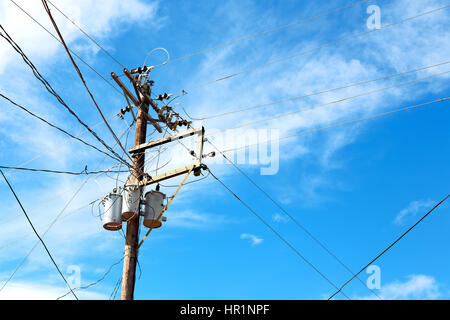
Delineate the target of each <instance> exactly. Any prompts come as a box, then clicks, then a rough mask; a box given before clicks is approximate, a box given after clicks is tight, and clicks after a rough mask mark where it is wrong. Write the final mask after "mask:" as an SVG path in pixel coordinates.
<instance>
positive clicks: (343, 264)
mask: <svg viewBox="0 0 450 320" xmlns="http://www.w3.org/2000/svg"><path fill="white" fill-rule="evenodd" d="M207 142H209V144H210V145H211V146H212V147H213V148H214V149H216V150H217V151H218V152H219V153H220V154H221V155H222V157H223V158H224V159H225V160H226V161H227V162H228V163H230V164H231V165H232V166H233V167H234V168H235V169H236V170H237V171H238V172H239V173H240V174H242V175H243V176H244V177H245V178H246V179H247V180H248V181H250V182H251V183H252V184H253V185H254V186H255V187H256V188H257V189H258V190H259V191H261V192H262V193H263V194H264V195H265V196H266V197H267V198H268V199H269V200H270V201H271V202H272V203H273V204H274V205H275V206H277V207H278V209H280V210H281V211H283V213H284V214H285V215H286V216H288V217H289V219H291V220H292V221H293V222H294V223H295V224H296V225H297V226H298V227H299V228H300V229H301V230H303V231H304V232H305V233H306V234H307V235H308V236H309V237H310V238H311V239H312V240H313V241H314V242H316V243H317V244H318V245H319V246H320V247H322V249H324V250H325V251H326V252H327V253H328V254H329V255H330V256H331V257H332V258H333V259H334V260H336V261H337V262H338V263H339V264H340V265H341V266H343V267H344V268H345V269H346V270H347V271H348V272H349V273H350V274H352V275H354V273H353V271H352V270H351V269H350V268H349V267H347V265H346V264H345V263H344V262H342V260H341V259H339V258H338V257H337V256H336V255H335V254H334V253H333V252H331V250H330V249H328V248H327V247H326V246H325V245H324V244H323V243H322V242H321V241H320V240H319V239H317V238H316V237H315V236H314V235H313V234H312V233H311V232H310V231H309V230H308V229H307V228H306V227H304V226H303V225H302V224H301V223H300V222H299V221H298V220H297V219H296V218H294V217H293V216H292V215H291V214H290V213H289V212H287V211H286V210H285V209H284V208H283V207H282V206H281V205H280V204H279V203H278V201H276V200H275V199H274V198H273V197H271V196H270V195H269V194H268V193H267V192H266V191H265V190H264V189H263V188H262V187H260V186H259V185H258V184H257V183H256V182H255V181H254V180H253V179H252V178H250V176H249V175H247V174H246V173H245V172H244V171H243V170H242V169H241V168H240V167H239V166H238V165H237V164H236V163H234V162H233V161H232V160H231V159H229V158H228V157H227V156H226V155H225V154H224V153H223V152H222V151H220V150H219V149H218V148H217V147H216V146H215V145H214V144H213V143H212V142H211V141H209V140H207ZM358 280H359V281H360V282H361V283H362V284H363V285H364V287H365V288H367V289H369V290H370V291H371V292H372V293H373V294H374V295H376V296H377V297H378V298H379V299H380V300H381V297H380V296H379V295H378V294H377V293H376V292H375V291H373V290H372V289H370V288H368V287H367V286H366V285H365V284H364V282H363V281H362V280H361V279H360V278H358Z"/></svg>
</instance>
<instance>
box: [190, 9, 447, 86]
mask: <svg viewBox="0 0 450 320" xmlns="http://www.w3.org/2000/svg"><path fill="white" fill-rule="evenodd" d="M448 7H450V5H447V6H444V7H441V8H437V9H433V10H430V11H426V12H423V13H421V14H418V15H416V16H413V17H409V18H405V19H402V20H399V21H396V22H394V23H391V24H388V25H385V26H382V27H380V28H379V29H373V30H369V31H365V32H361V33H358V34H355V35H352V36H350V37H346V38H343V39H340V40H335V41H332V42H328V43H326V44H323V45H321V46H318V47H315V48H313V49H309V50H306V51H302V52H299V53H296V54H293V55H291V56H288V57H284V58H280V59H276V60H272V61H269V62H267V63H264V64H260V65H257V66H255V67H252V68H249V69H246V70H243V71H240V72H237V73H232V74H229V75H227V76H223V77H221V78H218V79H215V80H212V81H207V82H203V83H200V84H197V85H195V86H192V87H190V88H187V89H184V90H183V91H185V92H187V91H190V90H192V89H197V88H200V87H204V86H207V85H210V84H213V83H216V82H219V81H222V80H227V79H230V78H233V77H236V76H239V75H242V74H245V73H248V72H252V71H255V70H258V69H261V68H264V67H267V66H270V65H273V64H276V63H279V62H283V61H287V60H290V59H293V58H296V57H299V56H302V55H305V54H308V53H312V52H315V51H318V50H320V49H323V48H327V47H331V46H333V45H336V44H339V43H342V42H345V41H348V40H352V39H355V38H359V37H362V36H365V35H368V34H371V33H373V32H376V31H379V30H384V29H387V28H390V27H392V26H395V25H398V24H401V23H404V22H407V21H410V20H413V19H417V18H419V17H422V16H425V15H427V14H431V13H435V12H437V11H440V10H444V9H447V8H448ZM183 91H182V92H183Z"/></svg>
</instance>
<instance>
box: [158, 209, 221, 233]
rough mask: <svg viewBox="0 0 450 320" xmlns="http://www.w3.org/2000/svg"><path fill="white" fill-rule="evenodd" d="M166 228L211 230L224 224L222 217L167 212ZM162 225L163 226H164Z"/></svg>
mask: <svg viewBox="0 0 450 320" xmlns="http://www.w3.org/2000/svg"><path fill="white" fill-rule="evenodd" d="M165 215H166V216H167V222H165V223H164V225H165V224H167V227H178V228H189V229H213V228H216V227H218V226H219V225H221V224H224V223H225V222H226V219H225V217H224V216H222V215H217V214H206V213H201V212H193V211H177V210H173V212H171V211H168V212H167V214H165ZM164 225H163V226H164Z"/></svg>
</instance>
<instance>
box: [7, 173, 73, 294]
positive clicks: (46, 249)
mask: <svg viewBox="0 0 450 320" xmlns="http://www.w3.org/2000/svg"><path fill="white" fill-rule="evenodd" d="M0 173H1V174H2V176H3V179H5V181H6V183H7V184H8V187H9V189H10V190H11V192H12V193H13V195H14V197H15V198H16V200H17V203H18V204H19V206H20V208H21V209H22V211H23V213H24V214H25V217H26V218H27V220H28V222H29V223H30V226H31V228H32V229H33V231H34V233H35V234H36V236H37V237H38V238H39V241H40V242H41V243H42V245H43V246H44V249H45V251H47V254H48V256H49V257H50V259H51V260H52V262H53V264H54V265H55V267H56V270H58V273H59V274H60V275H61V278H63V280H64V282H65V283H66V285H67V287H68V288H69V290H70V293H72V295H73V296H74V297H75V299H77V300H78V297H77V296H76V294H75V292H73V290H72V288H71V287H70V285H69V283H68V282H67V280H66V278H65V277H64V275H63V274H62V272H61V270H60V269H59V267H58V264H57V263H56V261H55V259H53V256H52V254H51V253H50V251H49V250H48V248H47V246H46V245H45V242H44V240H42V238H41V236H40V235H39V233H38V232H37V231H36V229H35V228H34V225H33V222H31V220H30V218H29V217H28V214H27V212H26V211H25V209H24V208H23V206H22V203H21V202H20V200H19V198H18V197H17V195H16V193H15V192H14V189H13V188H12V186H11V184H10V183H9V181H8V179H7V178H6V176H5V175H4V174H3V171H2V170H1V169H0Z"/></svg>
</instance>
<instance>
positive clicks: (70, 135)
mask: <svg viewBox="0 0 450 320" xmlns="http://www.w3.org/2000/svg"><path fill="white" fill-rule="evenodd" d="M0 97H2V98H3V99H5V100H7V101H8V102H9V103H11V104H12V105H14V106H16V107H18V108H20V109H22V110H23V111H25V112H27V113H28V114H29V115H31V116H33V117H35V118H37V119H39V120H41V121H42V122H44V123H46V124H47V125H49V126H50V127H52V128H55V129H57V130H59V131H61V132H62V133H64V134H65V135H68V136H69V137H71V138H72V139H75V140H78V141H80V142H81V143H83V144H85V145H87V146H89V147H91V148H93V149H95V150H97V151H98V152H101V153H103V154H106V155H107V156H110V155H109V154H108V153H106V152H105V151H103V150H100V149H99V148H97V147H96V146H94V145H92V144H90V143H88V142H86V141H84V140H82V139H80V138H78V137H76V136H74V135H72V134H71V133H69V132H67V131H66V130H64V129H62V128H60V127H58V126H56V125H54V124H52V123H50V122H49V121H47V120H45V119H44V118H42V117H40V116H38V115H36V114H35V113H33V112H31V111H30V110H28V109H27V108H25V107H24V106H21V105H19V104H18V103H16V102H15V101H13V100H12V99H10V98H8V97H7V96H5V95H4V94H2V93H0ZM113 159H114V160H117V159H116V158H113Z"/></svg>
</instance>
